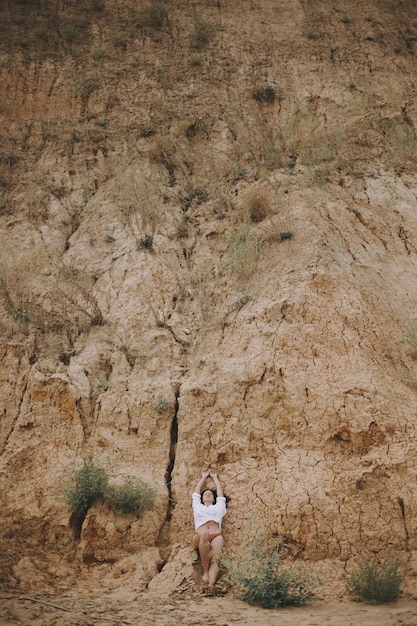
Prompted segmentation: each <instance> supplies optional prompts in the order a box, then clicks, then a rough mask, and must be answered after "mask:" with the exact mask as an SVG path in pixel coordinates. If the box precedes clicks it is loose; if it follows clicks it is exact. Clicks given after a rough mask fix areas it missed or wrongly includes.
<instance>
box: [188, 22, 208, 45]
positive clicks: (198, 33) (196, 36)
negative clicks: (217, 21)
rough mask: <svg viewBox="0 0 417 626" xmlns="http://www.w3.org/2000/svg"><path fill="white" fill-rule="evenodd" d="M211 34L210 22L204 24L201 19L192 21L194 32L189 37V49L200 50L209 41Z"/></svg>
mask: <svg viewBox="0 0 417 626" xmlns="http://www.w3.org/2000/svg"><path fill="white" fill-rule="evenodd" d="M212 32H213V28H212V25H211V24H210V22H206V21H205V20H203V19H202V18H201V17H196V18H195V20H194V32H193V34H192V36H191V42H190V45H191V48H194V50H201V49H202V48H204V47H205V46H206V45H207V44H208V42H209V41H210V38H211V35H212Z"/></svg>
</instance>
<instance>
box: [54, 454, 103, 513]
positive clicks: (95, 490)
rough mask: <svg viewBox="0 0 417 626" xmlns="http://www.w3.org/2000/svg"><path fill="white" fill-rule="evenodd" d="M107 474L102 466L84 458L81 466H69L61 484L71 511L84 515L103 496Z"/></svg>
mask: <svg viewBox="0 0 417 626" xmlns="http://www.w3.org/2000/svg"><path fill="white" fill-rule="evenodd" d="M108 481H109V476H108V474H107V471H106V470H105V469H104V468H103V467H98V466H96V465H94V464H93V463H92V462H91V461H90V460H89V459H84V463H83V465H82V467H81V468H70V469H68V470H67V476H66V478H65V480H64V484H63V488H62V491H63V496H64V499H65V502H66V503H67V504H68V506H69V508H70V509H71V512H72V513H74V514H75V515H77V516H78V517H85V515H86V514H87V511H88V509H89V508H90V506H91V505H92V504H93V503H94V502H95V501H96V500H98V499H100V498H102V497H103V496H104V493H105V491H106V487H107V483H108Z"/></svg>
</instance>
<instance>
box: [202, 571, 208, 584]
mask: <svg viewBox="0 0 417 626" xmlns="http://www.w3.org/2000/svg"><path fill="white" fill-rule="evenodd" d="M203 583H208V572H204V574H203Z"/></svg>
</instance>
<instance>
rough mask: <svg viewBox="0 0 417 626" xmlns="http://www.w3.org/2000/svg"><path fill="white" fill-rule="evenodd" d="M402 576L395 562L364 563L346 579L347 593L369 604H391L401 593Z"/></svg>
mask: <svg viewBox="0 0 417 626" xmlns="http://www.w3.org/2000/svg"><path fill="white" fill-rule="evenodd" d="M403 579H404V574H403V573H402V572H401V570H400V566H399V563H398V562H397V561H393V562H388V561H384V562H383V563H381V564H378V563H375V562H372V561H365V562H364V563H362V564H361V565H360V566H359V567H357V568H356V569H355V570H354V571H353V572H352V573H351V574H350V575H349V577H348V581H347V590H348V593H349V594H350V595H352V596H354V597H356V598H360V599H361V600H364V601H365V602H368V603H369V604H383V603H385V602H392V601H393V600H395V599H396V598H398V596H399V595H400V593H401V583H402V581H403Z"/></svg>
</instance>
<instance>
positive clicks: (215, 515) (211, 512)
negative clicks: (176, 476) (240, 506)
mask: <svg viewBox="0 0 417 626" xmlns="http://www.w3.org/2000/svg"><path fill="white" fill-rule="evenodd" d="M192 498H193V512H194V528H195V530H197V528H200V526H202V525H203V524H205V523H206V522H217V524H218V525H219V528H220V530H221V529H222V519H223V517H224V516H225V515H226V498H225V497H224V496H217V498H216V504H209V506H206V505H205V504H203V503H202V502H201V495H200V494H199V493H193V496H192Z"/></svg>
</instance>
